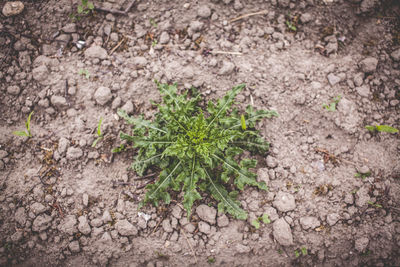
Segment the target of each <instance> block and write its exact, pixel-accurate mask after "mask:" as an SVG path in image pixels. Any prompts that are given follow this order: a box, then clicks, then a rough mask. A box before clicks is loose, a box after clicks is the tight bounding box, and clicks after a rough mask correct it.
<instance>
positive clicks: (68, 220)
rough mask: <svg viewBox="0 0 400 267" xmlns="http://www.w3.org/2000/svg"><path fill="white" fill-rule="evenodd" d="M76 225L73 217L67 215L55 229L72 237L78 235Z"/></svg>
mask: <svg viewBox="0 0 400 267" xmlns="http://www.w3.org/2000/svg"><path fill="white" fill-rule="evenodd" d="M77 223H78V221H77V220H76V217H75V215H67V216H66V217H65V218H64V219H63V220H62V221H61V223H60V224H59V225H58V227H57V229H58V230H59V231H61V232H63V233H64V234H68V235H73V234H76V233H78V228H77V226H76V225H77Z"/></svg>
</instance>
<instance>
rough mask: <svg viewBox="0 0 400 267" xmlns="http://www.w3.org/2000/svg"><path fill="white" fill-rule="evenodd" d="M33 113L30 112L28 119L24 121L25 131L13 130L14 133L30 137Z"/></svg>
mask: <svg viewBox="0 0 400 267" xmlns="http://www.w3.org/2000/svg"><path fill="white" fill-rule="evenodd" d="M33 113H34V112H33V111H32V112H31V113H29V115H28V119H27V120H26V122H25V128H26V130H25V131H15V132H13V134H14V135H17V136H27V137H32V133H31V118H32V115H33Z"/></svg>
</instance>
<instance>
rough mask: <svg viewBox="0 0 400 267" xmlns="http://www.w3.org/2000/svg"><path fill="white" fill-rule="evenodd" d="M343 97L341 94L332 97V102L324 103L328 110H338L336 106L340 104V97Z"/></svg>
mask: <svg viewBox="0 0 400 267" xmlns="http://www.w3.org/2000/svg"><path fill="white" fill-rule="evenodd" d="M341 98H342V96H341V95H338V96H336V97H334V98H333V99H332V102H331V103H330V104H324V105H323V107H324V108H325V109H326V110H327V111H336V106H337V104H339V101H340V99H341Z"/></svg>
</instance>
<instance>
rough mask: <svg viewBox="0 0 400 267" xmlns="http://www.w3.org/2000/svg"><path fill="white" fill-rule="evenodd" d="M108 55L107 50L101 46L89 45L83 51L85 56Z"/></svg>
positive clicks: (98, 56)
mask: <svg viewBox="0 0 400 267" xmlns="http://www.w3.org/2000/svg"><path fill="white" fill-rule="evenodd" d="M107 56H108V54H107V51H106V50H105V49H104V48H103V47H101V46H97V45H95V46H91V47H89V48H88V49H86V51H85V57H86V58H97V59H106V58H107Z"/></svg>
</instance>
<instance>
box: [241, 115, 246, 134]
mask: <svg viewBox="0 0 400 267" xmlns="http://www.w3.org/2000/svg"><path fill="white" fill-rule="evenodd" d="M240 122H241V124H242V130H244V131H245V130H246V120H245V118H244V115H243V114H242V116H240Z"/></svg>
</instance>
